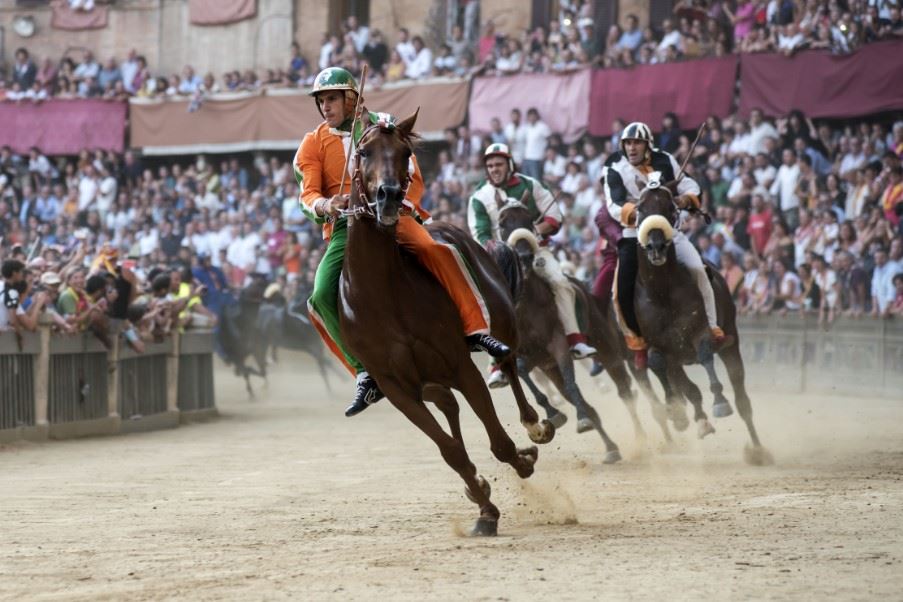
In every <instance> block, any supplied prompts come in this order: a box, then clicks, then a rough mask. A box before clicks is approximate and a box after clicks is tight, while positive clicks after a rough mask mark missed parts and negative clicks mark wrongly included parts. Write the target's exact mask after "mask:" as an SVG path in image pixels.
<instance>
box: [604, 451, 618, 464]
mask: <svg viewBox="0 0 903 602" xmlns="http://www.w3.org/2000/svg"><path fill="white" fill-rule="evenodd" d="M620 461H621V452H620V451H619V450H617V449H613V450H611V451H610V452H606V453H605V459H604V460H602V464H615V463H617V462H620Z"/></svg>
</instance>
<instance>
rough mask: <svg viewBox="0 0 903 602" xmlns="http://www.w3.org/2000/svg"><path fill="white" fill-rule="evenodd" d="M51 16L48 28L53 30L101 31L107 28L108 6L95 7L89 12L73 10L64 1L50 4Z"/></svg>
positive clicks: (60, 0) (59, 0)
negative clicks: (51, 8)
mask: <svg viewBox="0 0 903 602" xmlns="http://www.w3.org/2000/svg"><path fill="white" fill-rule="evenodd" d="M51 6H52V7H53V16H52V17H51V18H50V26H51V27H53V28H54V29H67V30H70V31H82V30H85V29H103V28H104V27H106V26H107V13H108V12H109V7H108V6H95V7H94V8H92V9H91V10H73V9H72V8H70V7H69V3H68V2H66V0H56V1H55V2H51Z"/></svg>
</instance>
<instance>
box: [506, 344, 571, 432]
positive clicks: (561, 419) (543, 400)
mask: <svg viewBox="0 0 903 602" xmlns="http://www.w3.org/2000/svg"><path fill="white" fill-rule="evenodd" d="M517 373H518V374H519V375H520V377H521V379H523V381H524V382H525V383H527V388H528V389H530V392H531V393H533V397H534V398H535V399H536V403H538V404H539V405H540V407H542V409H544V410H545V411H546V417H547V418H548V420H549V422H551V423H552V425H553V426H554V427H555V428H556V429H559V428H561V427H562V426H564V423H565V422H567V421H568V417H567V415H566V414H564V412H559V411H558V408H556V407H555V406H553V405H552V404H551V403H550V402H549V398H548V397H546V394H545V393H544V392H543V391H542V389H540V388H539V387H538V386H536V383H535V382H534V381H533V377H532V376H531V375H530V368H529V367H527V365H526V363H525V362H523V361H522V360H517Z"/></svg>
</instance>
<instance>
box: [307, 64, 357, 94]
mask: <svg viewBox="0 0 903 602" xmlns="http://www.w3.org/2000/svg"><path fill="white" fill-rule="evenodd" d="M327 90H351V91H352V92H357V91H358V89H357V82H356V81H354V76H353V75H351V73H350V72H349V71H348V70H347V69H342V68H341V67H327V68H326V69H323V70H322V71H320V73H319V74H317V78H316V79H315V80H314V87H313V88H312V89H311V91H310V92H309V93H308V94H310V95H311V96H316V95H317V94H319V93H320V92H325V91H327Z"/></svg>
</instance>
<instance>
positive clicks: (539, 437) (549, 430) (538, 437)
mask: <svg viewBox="0 0 903 602" xmlns="http://www.w3.org/2000/svg"><path fill="white" fill-rule="evenodd" d="M562 416H564V414H562ZM526 427H527V435H529V437H530V441H532V442H533V443H539V444H545V443H549V442H550V441H552V439H554V438H555V430H556V429H555V423H554V422H553V421H551V420H540V421H539V422H537V423H536V424H528V425H526Z"/></svg>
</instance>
